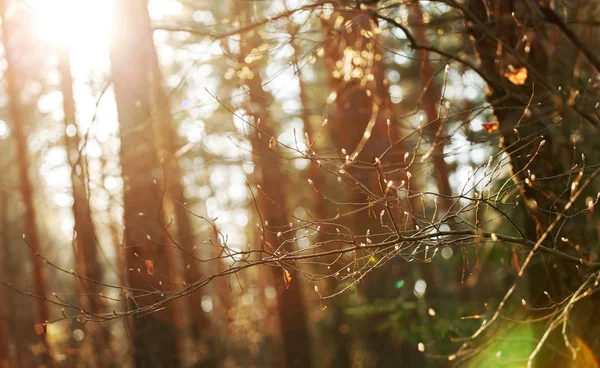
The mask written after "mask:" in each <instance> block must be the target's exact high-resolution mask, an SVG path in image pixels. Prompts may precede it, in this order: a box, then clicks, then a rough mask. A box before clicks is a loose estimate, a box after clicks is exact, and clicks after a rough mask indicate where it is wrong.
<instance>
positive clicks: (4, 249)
mask: <svg viewBox="0 0 600 368" xmlns="http://www.w3.org/2000/svg"><path fill="white" fill-rule="evenodd" d="M0 186H2V185H1V184H0ZM7 202H8V196H7V195H6V192H5V191H4V190H0V259H1V260H2V261H0V266H2V270H5V269H6V268H8V267H9V266H10V261H11V260H12V257H11V256H10V247H9V242H8V234H9V232H8V206H7ZM5 275H6V272H0V277H2V281H3V282H7V281H6V279H5V277H6V276H5ZM5 289H6V286H5V285H4V284H3V283H2V282H0V368H5V367H8V366H9V363H10V361H11V356H10V347H11V346H14V341H11V340H14V337H13V338H9V321H10V318H11V317H14V315H12V313H9V310H8V308H7V304H8V303H6V300H7V299H6V297H5V295H6V293H5Z"/></svg>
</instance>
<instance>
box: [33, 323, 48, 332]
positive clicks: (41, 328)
mask: <svg viewBox="0 0 600 368" xmlns="http://www.w3.org/2000/svg"><path fill="white" fill-rule="evenodd" d="M33 328H34V330H35V333H36V334H38V335H43V334H45V333H46V332H47V330H46V325H42V324H40V323H36V324H35V326H33Z"/></svg>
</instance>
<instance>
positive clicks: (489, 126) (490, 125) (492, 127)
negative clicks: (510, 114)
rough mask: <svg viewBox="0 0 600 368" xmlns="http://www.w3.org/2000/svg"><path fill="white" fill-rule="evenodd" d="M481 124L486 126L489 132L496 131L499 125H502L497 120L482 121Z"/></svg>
mask: <svg viewBox="0 0 600 368" xmlns="http://www.w3.org/2000/svg"><path fill="white" fill-rule="evenodd" d="M481 126H482V127H484V128H485V130H487V132H488V133H491V132H495V131H496V130H498V127H499V126H500V124H499V123H498V122H497V121H494V122H491V123H482V124H481Z"/></svg>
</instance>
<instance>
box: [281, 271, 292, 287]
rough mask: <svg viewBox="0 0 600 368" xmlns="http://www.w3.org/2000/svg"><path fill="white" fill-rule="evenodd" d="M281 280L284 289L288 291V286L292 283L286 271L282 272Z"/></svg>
mask: <svg viewBox="0 0 600 368" xmlns="http://www.w3.org/2000/svg"><path fill="white" fill-rule="evenodd" d="M283 280H284V281H285V288H286V289H289V288H290V284H291V283H292V276H291V275H290V273H289V272H288V270H283Z"/></svg>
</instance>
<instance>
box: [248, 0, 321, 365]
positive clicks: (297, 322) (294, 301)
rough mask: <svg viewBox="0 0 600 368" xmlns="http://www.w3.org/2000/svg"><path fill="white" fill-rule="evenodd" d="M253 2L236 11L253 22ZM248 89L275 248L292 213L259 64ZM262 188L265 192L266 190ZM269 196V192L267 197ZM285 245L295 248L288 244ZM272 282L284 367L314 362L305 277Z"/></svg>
mask: <svg viewBox="0 0 600 368" xmlns="http://www.w3.org/2000/svg"><path fill="white" fill-rule="evenodd" d="M250 9H251V8H250V7H249V6H246V5H239V6H238V8H237V12H236V14H239V16H240V19H241V20H242V21H243V22H246V23H248V22H251V21H252V19H251V11H250ZM260 42H261V39H260V37H259V36H258V35H256V34H255V35H253V36H248V37H242V41H241V44H240V57H239V60H240V63H243V60H244V58H245V56H246V55H248V54H250V52H251V51H250V50H251V49H252V48H254V47H258V45H260ZM245 84H246V86H248V90H249V100H250V101H251V103H248V105H247V106H246V110H247V113H248V114H249V115H251V116H252V118H251V121H250V123H251V124H253V125H254V127H252V128H250V133H249V135H250V137H249V139H250V143H251V145H252V153H253V161H254V164H255V167H256V171H255V175H256V184H257V186H260V188H261V189H260V190H259V191H258V194H257V202H258V210H259V211H260V216H261V217H262V220H263V224H261V227H262V228H263V233H262V237H263V241H267V242H269V243H270V244H272V245H273V247H275V248H277V247H279V245H280V242H281V241H283V240H284V239H286V238H287V236H285V235H284V236H282V237H280V238H278V237H277V233H278V232H279V231H281V230H285V229H289V222H288V215H287V213H286V212H285V211H284V210H283V209H282V208H285V206H286V195H285V190H286V189H285V184H284V183H285V179H284V178H285V173H284V172H283V170H282V162H281V159H282V158H281V156H280V155H279V154H278V153H277V152H276V150H277V147H276V146H277V144H276V143H274V142H273V141H271V139H276V138H274V136H275V135H276V128H275V122H274V121H273V119H272V117H271V116H270V114H269V111H268V108H269V105H270V103H271V102H272V97H271V96H270V95H269V94H268V93H267V92H266V91H265V90H264V89H263V82H262V78H261V76H260V72H259V70H254V76H253V78H251V79H250V78H247V79H246V80H245ZM263 193H264V194H263ZM267 196H268V198H267ZM284 248H286V249H285V250H286V251H292V250H293V249H292V248H291V247H290V246H288V247H284ZM271 273H272V282H273V285H274V287H275V288H276V289H277V308H278V314H279V325H280V330H281V335H282V338H283V350H284V361H283V362H282V363H283V365H282V366H285V367H310V366H312V354H311V346H310V333H309V328H308V317H307V313H306V310H305V307H304V300H303V299H302V292H301V288H302V286H301V282H302V280H301V277H300V275H299V274H292V278H293V280H294V282H293V283H292V284H291V285H290V287H289V289H286V288H285V286H284V285H285V283H284V276H283V270H282V269H281V268H279V267H272V268H271Z"/></svg>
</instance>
